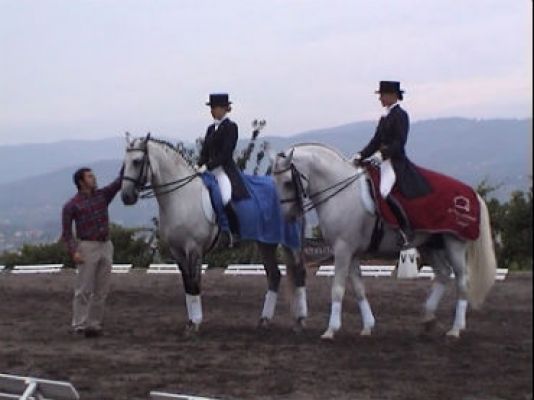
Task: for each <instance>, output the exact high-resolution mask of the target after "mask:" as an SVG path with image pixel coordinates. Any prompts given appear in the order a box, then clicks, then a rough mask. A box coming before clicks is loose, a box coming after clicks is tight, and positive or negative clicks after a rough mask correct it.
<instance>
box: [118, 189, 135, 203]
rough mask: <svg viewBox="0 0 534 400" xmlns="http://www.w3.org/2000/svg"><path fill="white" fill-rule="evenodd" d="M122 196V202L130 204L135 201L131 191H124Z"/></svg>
mask: <svg viewBox="0 0 534 400" xmlns="http://www.w3.org/2000/svg"><path fill="white" fill-rule="evenodd" d="M121 198H122V202H123V203H124V204H126V205H130V204H132V203H133V198H132V196H131V195H130V194H129V193H126V192H122V194H121Z"/></svg>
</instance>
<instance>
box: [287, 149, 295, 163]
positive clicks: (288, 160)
mask: <svg viewBox="0 0 534 400" xmlns="http://www.w3.org/2000/svg"><path fill="white" fill-rule="evenodd" d="M294 152H295V148H294V147H293V148H292V149H291V151H290V152H289V154H288V155H287V157H286V162H287V164H288V165H289V164H291V163H292V162H293V153H294Z"/></svg>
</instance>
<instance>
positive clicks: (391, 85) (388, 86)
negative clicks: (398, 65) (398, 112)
mask: <svg viewBox="0 0 534 400" xmlns="http://www.w3.org/2000/svg"><path fill="white" fill-rule="evenodd" d="M375 93H396V94H398V95H399V98H400V99H401V100H402V95H403V93H404V90H402V89H401V88H400V82H397V81H380V86H379V88H378V90H377V91H376V92H375Z"/></svg>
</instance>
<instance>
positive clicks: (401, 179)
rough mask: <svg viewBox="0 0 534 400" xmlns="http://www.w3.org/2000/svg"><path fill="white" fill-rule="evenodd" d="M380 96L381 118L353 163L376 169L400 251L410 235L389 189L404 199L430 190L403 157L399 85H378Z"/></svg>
mask: <svg viewBox="0 0 534 400" xmlns="http://www.w3.org/2000/svg"><path fill="white" fill-rule="evenodd" d="M376 93H378V94H379V95H380V97H379V98H380V103H381V104H382V106H383V107H385V109H386V112H385V115H383V116H382V118H380V121H379V123H378V126H377V128H376V132H375V134H374V136H373V138H372V139H371V141H370V142H369V144H368V145H367V146H366V147H365V148H364V149H363V150H362V151H360V152H359V153H357V154H356V155H355V156H354V159H353V162H354V164H355V165H359V164H360V163H361V161H362V160H367V161H369V162H371V163H372V164H374V165H376V166H380V195H381V196H382V198H384V199H385V200H386V202H387V203H388V205H389V207H390V209H391V211H393V214H394V215H395V218H397V221H398V222H399V226H400V233H401V236H402V241H403V243H402V245H403V247H404V248H408V247H410V246H411V243H410V242H411V241H412V239H413V231H412V229H411V225H410V222H409V221H408V218H407V216H406V215H405V213H404V211H403V210H402V208H401V207H400V205H399V204H398V202H397V201H396V199H395V198H393V196H392V195H391V194H390V193H391V190H392V189H393V185H395V184H397V185H398V188H399V191H400V192H401V193H402V195H403V196H405V197H406V198H415V197H419V196H424V195H426V194H428V193H430V192H431V190H432V189H431V187H430V186H429V184H428V183H427V181H426V180H425V178H423V176H421V175H420V174H419V172H418V171H417V169H416V168H415V166H414V165H413V164H412V162H411V161H410V160H409V159H408V157H407V156H406V150H405V146H406V141H407V140H408V131H409V129H410V120H409V118H408V114H407V113H406V111H404V110H403V109H402V108H401V106H400V105H399V102H400V101H402V99H403V97H404V90H401V88H400V83H399V82H396V81H381V82H380V86H379V89H378V90H377V91H376Z"/></svg>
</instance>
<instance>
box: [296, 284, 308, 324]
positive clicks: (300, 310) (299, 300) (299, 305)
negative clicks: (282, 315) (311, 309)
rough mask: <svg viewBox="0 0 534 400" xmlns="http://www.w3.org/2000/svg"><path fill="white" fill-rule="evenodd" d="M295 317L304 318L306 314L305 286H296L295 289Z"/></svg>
mask: <svg viewBox="0 0 534 400" xmlns="http://www.w3.org/2000/svg"><path fill="white" fill-rule="evenodd" d="M294 301H295V318H306V317H307V316H308V301H307V300H306V288H305V287H304V286H303V287H298V288H297V289H296V290H295V299H294Z"/></svg>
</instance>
